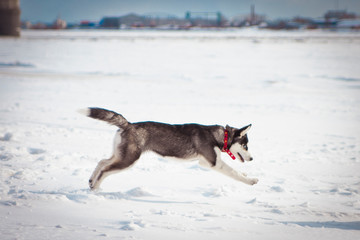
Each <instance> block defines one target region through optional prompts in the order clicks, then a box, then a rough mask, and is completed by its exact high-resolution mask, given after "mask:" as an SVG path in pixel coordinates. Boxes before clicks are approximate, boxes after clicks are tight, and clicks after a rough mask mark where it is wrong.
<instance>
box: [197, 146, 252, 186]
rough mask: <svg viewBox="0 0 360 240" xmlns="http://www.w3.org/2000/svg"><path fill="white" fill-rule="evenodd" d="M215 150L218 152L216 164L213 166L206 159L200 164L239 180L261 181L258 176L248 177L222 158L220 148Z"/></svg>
mask: <svg viewBox="0 0 360 240" xmlns="http://www.w3.org/2000/svg"><path fill="white" fill-rule="evenodd" d="M215 152H216V164H215V165H214V166H211V165H210V164H206V162H204V161H206V160H205V159H203V160H200V165H202V166H205V167H210V168H211V169H213V170H215V171H217V172H219V173H222V174H224V175H226V176H228V177H231V178H233V179H235V180H237V181H241V182H243V183H246V184H249V185H254V184H256V183H257V182H258V181H259V180H258V179H257V178H248V177H246V175H245V174H242V173H239V172H238V171H236V170H235V169H233V168H232V167H230V166H229V165H227V164H226V163H225V162H224V161H223V160H222V159H221V151H220V149H219V148H215Z"/></svg>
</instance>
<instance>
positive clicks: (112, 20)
mask: <svg viewBox="0 0 360 240" xmlns="http://www.w3.org/2000/svg"><path fill="white" fill-rule="evenodd" d="M99 24H100V27H102V28H113V29H119V28H120V24H121V23H120V18H119V17H104V18H103V19H101V21H100V23H99Z"/></svg>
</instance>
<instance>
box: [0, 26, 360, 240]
mask: <svg viewBox="0 0 360 240" xmlns="http://www.w3.org/2000/svg"><path fill="white" fill-rule="evenodd" d="M359 44H360V34H359V33H358V32H341V33H337V32H326V31H295V32H293V31H288V32H281V31H280V32H272V31H256V30H239V31H237V30H227V31H174V32H167V31H160V32H159V31H24V32H23V33H22V37H21V38H18V39H13V38H0V56H1V60H0V215H1V216H2V217H1V218H0V235H1V239H48V238H49V236H51V237H52V238H53V239H98V238H102V239H103V238H108V239H221V238H222V239H240V238H245V239H295V240H296V239H304V238H309V239H323V238H324V239H325V238H326V239H357V238H359V234H360V232H359V229H360V227H359V218H360V213H359V211H360V200H359V197H360V196H359V194H360V190H359V189H360V175H359V170H360V159H359V158H360V148H359V146H360V140H359V136H360V129H359V121H360V109H359V105H360V92H359V91H360V68H358V63H359V62H360V48H359ZM86 107H103V108H108V109H111V110H113V111H117V112H119V113H121V114H123V115H124V116H125V117H126V118H127V119H128V120H129V121H131V122H136V121H161V122H168V123H191V122H196V123H200V124H220V125H226V124H229V125H232V126H236V127H242V126H245V125H247V124H250V123H251V124H252V128H251V130H250V131H249V135H248V136H249V140H250V142H249V150H250V152H251V154H252V155H253V157H254V161H252V162H247V163H240V162H239V161H233V160H232V159H231V158H229V157H228V155H226V154H223V156H222V157H223V159H224V160H225V161H226V162H227V164H229V165H231V166H232V167H234V168H235V169H237V170H239V171H241V172H245V173H247V174H248V176H249V177H256V178H259V183H258V184H256V185H254V186H248V185H245V184H242V183H239V182H236V181H234V180H232V179H231V178H228V177H226V176H222V175H220V174H219V173H217V172H215V171H210V170H207V169H204V168H202V167H200V166H199V165H198V164H197V163H196V162H179V161H175V162H174V161H170V160H168V159H163V158H162V157H160V156H157V155H155V154H152V153H147V154H145V155H143V156H142V158H141V159H140V160H139V161H138V162H137V163H136V164H135V165H134V166H133V167H132V168H130V169H128V170H125V171H122V172H120V173H118V174H115V175H112V176H110V177H108V178H107V179H105V181H104V182H103V184H102V185H101V188H102V189H101V190H100V191H99V192H91V191H90V190H89V188H88V179H89V177H90V175H91V173H92V171H93V170H94V168H95V167H96V165H97V163H98V161H100V160H101V159H104V158H109V157H110V156H111V153H112V147H113V143H112V141H113V138H114V134H115V131H116V127H113V126H109V125H107V124H105V123H103V122H100V121H95V120H93V119H90V118H87V117H85V116H83V115H81V114H79V113H78V112H77V111H78V109H84V108H86Z"/></svg>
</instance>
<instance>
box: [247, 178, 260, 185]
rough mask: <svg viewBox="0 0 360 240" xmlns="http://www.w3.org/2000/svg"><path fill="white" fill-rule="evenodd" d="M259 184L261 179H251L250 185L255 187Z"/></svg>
mask: <svg viewBox="0 0 360 240" xmlns="http://www.w3.org/2000/svg"><path fill="white" fill-rule="evenodd" d="M258 182H259V179H257V178H249V182H248V183H249V185H254V184H257V183H258Z"/></svg>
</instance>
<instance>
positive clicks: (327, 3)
mask: <svg viewBox="0 0 360 240" xmlns="http://www.w3.org/2000/svg"><path fill="white" fill-rule="evenodd" d="M20 4H21V11H22V12H21V19H22V20H26V21H31V22H38V21H41V22H52V21H54V20H55V19H56V18H57V16H60V18H62V19H64V20H66V21H67V22H80V21H82V20H91V21H99V20H100V19H101V18H102V17H104V16H122V15H125V14H128V13H138V14H141V15H143V14H145V15H154V16H168V15H173V16H177V17H184V16H185V12H186V11H194V12H217V11H220V12H221V13H222V14H224V15H225V17H227V18H232V17H234V16H239V15H245V14H248V13H249V12H250V6H251V4H254V5H255V11H256V13H258V14H263V15H266V17H267V18H268V19H278V18H291V17H294V16H304V17H321V16H323V15H324V13H325V12H326V11H327V10H330V9H331V10H333V9H341V10H348V11H349V12H355V13H357V14H359V15H360V0H20Z"/></svg>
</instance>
